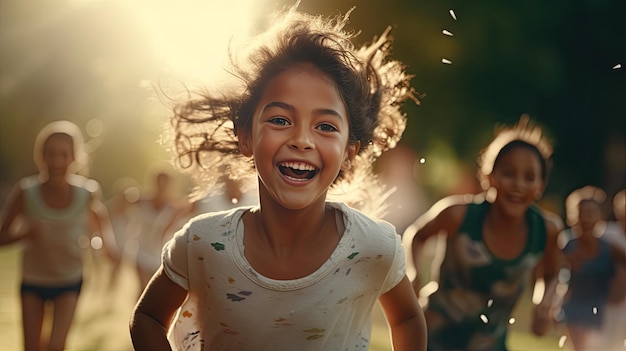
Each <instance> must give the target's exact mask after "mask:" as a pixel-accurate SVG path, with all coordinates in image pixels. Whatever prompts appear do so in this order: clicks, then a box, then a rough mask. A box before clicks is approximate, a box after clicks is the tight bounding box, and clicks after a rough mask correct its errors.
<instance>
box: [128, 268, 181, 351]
mask: <svg viewBox="0 0 626 351" xmlns="http://www.w3.org/2000/svg"><path fill="white" fill-rule="evenodd" d="M186 298H187V290H185V289H183V288H182V287H180V286H179V285H178V284H176V283H174V282H173V281H172V280H170V278H169V277H168V276H167V275H166V274H165V272H164V271H163V267H162V266H161V267H160V268H159V270H158V271H157V272H156V273H155V274H154V276H153V277H152V279H151V280H150V282H149V283H148V286H146V289H145V290H144V291H143V294H142V295H141V297H140V298H139V301H138V302H137V305H136V306H135V309H134V310H133V313H132V315H131V320H130V335H131V338H132V340H133V346H134V347H135V350H137V351H142V350H145V351H160V350H168V351H169V350H171V347H170V345H169V342H168V341H167V331H168V329H169V326H170V323H171V322H172V319H173V318H174V314H175V313H176V310H177V309H178V308H179V307H180V306H181V305H182V304H183V302H184V301H185V299H186Z"/></svg>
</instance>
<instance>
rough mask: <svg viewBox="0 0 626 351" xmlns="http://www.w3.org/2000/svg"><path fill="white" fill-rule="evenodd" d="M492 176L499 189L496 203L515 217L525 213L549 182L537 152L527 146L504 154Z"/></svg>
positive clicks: (492, 180)
mask: <svg viewBox="0 0 626 351" xmlns="http://www.w3.org/2000/svg"><path fill="white" fill-rule="evenodd" d="M489 180H490V182H491V186H493V187H494V188H495V189H496V190H497V197H496V200H495V203H496V204H498V205H499V206H500V208H501V209H502V210H503V211H504V212H505V213H506V214H507V215H509V216H512V217H520V216H523V215H524V213H525V212H526V210H527V209H528V207H529V206H530V205H531V204H532V203H533V202H534V201H535V199H537V198H539V197H540V196H541V194H542V192H543V189H544V186H545V184H544V181H543V179H542V177H541V162H540V161H539V159H538V156H537V154H536V153H535V152H533V151H532V150H530V149H528V148H525V147H515V148H512V149H510V150H509V151H508V152H507V153H505V154H502V155H500V157H499V159H498V161H497V163H496V164H495V166H494V169H493V172H492V173H491V175H490V176H489Z"/></svg>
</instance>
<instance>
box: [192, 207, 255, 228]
mask: <svg viewBox="0 0 626 351" xmlns="http://www.w3.org/2000/svg"><path fill="white" fill-rule="evenodd" d="M253 208H255V207H254V206H241V207H236V208H232V209H227V210H222V211H215V212H207V213H202V214H199V215H196V216H195V217H192V218H191V219H190V220H189V221H188V222H187V224H186V227H187V228H188V230H187V231H188V232H190V233H206V232H207V231H209V230H210V231H213V230H212V229H214V228H217V229H220V228H221V229H220V230H222V231H226V230H229V229H230V228H232V226H231V224H232V223H233V221H239V220H240V219H241V217H242V216H243V215H244V213H246V212H247V211H250V210H252V209H253Z"/></svg>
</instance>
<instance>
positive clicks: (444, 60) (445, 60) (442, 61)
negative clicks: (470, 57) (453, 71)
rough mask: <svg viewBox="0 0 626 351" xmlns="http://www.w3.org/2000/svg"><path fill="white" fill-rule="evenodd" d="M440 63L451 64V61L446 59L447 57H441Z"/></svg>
mask: <svg viewBox="0 0 626 351" xmlns="http://www.w3.org/2000/svg"><path fill="white" fill-rule="evenodd" d="M441 63H445V64H447V65H451V64H452V61H450V60H448V59H445V58H443V59H441Z"/></svg>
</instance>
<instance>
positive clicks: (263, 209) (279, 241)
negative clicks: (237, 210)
mask: <svg viewBox="0 0 626 351" xmlns="http://www.w3.org/2000/svg"><path fill="white" fill-rule="evenodd" d="M328 213H329V210H327V209H326V206H325V203H322V204H321V206H309V207H307V208H306V209H302V210H290V209H287V208H285V207H282V206H280V205H279V204H277V203H275V202H273V201H263V199H262V198H261V201H260V203H259V208H258V210H257V211H256V212H254V213H253V215H254V223H255V232H256V233H257V235H259V238H260V239H261V240H264V241H266V242H267V243H268V244H269V246H270V247H271V248H272V249H273V250H275V251H276V252H279V251H281V250H284V249H289V248H295V247H298V246H301V245H309V244H312V243H314V242H315V241H316V240H317V239H318V238H319V236H320V235H321V233H322V231H323V228H324V225H325V224H327V223H328V221H327V219H328ZM333 223H334V222H333Z"/></svg>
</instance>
